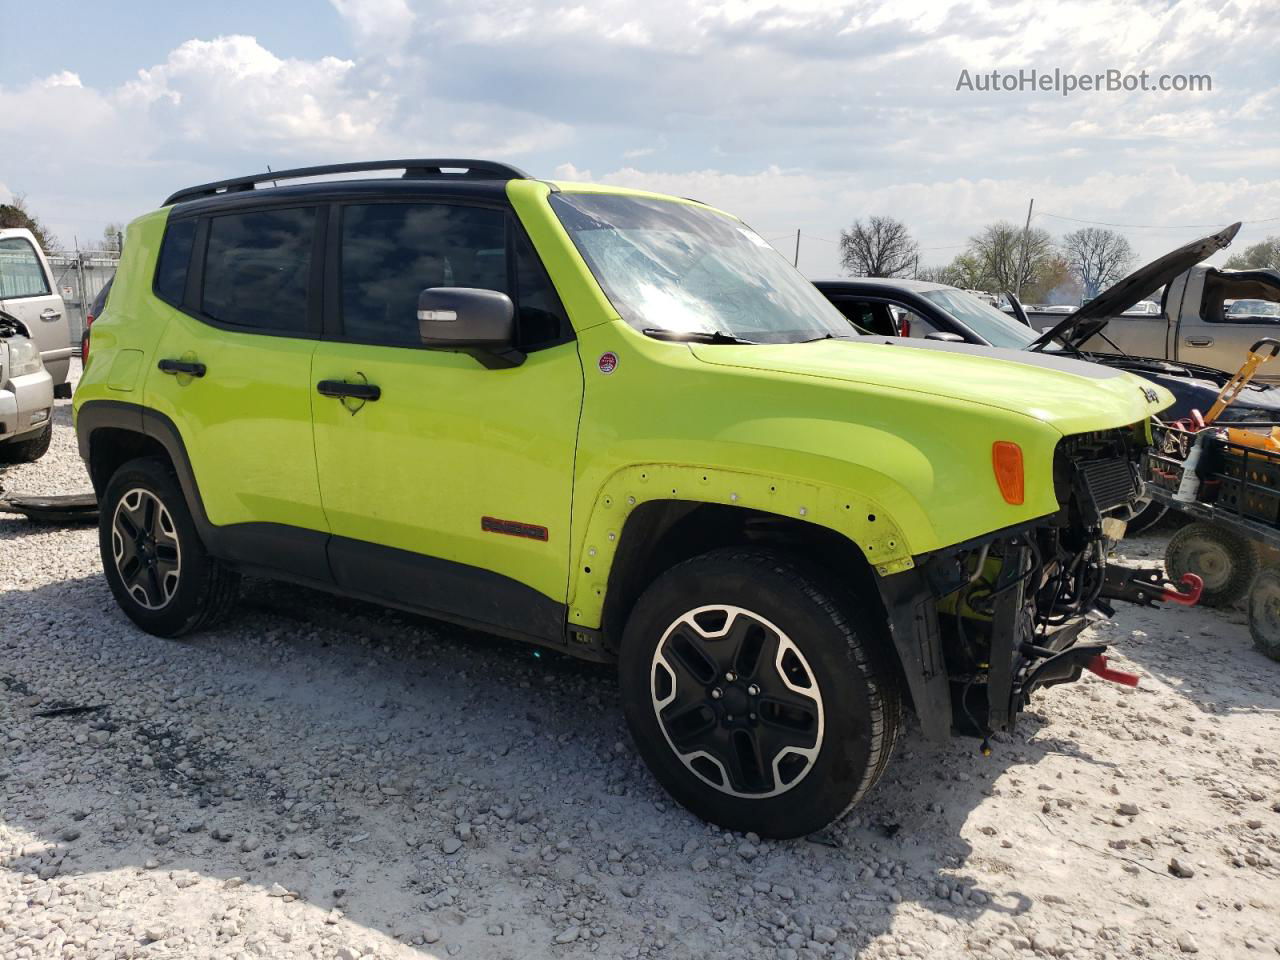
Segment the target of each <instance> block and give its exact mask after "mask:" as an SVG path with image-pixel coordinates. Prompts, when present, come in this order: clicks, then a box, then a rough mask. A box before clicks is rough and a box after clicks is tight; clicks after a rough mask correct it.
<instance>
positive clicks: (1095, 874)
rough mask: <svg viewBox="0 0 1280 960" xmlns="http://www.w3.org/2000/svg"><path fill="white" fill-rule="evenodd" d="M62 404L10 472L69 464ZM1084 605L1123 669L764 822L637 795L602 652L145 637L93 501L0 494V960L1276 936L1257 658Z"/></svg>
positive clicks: (296, 593) (294, 629)
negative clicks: (123, 596)
mask: <svg viewBox="0 0 1280 960" xmlns="http://www.w3.org/2000/svg"><path fill="white" fill-rule="evenodd" d="M69 414H70V410H69V405H68V404H67V403H65V402H60V403H59V405H58V420H57V427H56V430H55V436H54V444H53V449H52V450H51V452H50V453H49V455H48V456H47V457H46V458H45V459H43V460H42V461H40V462H39V463H37V464H34V465H31V466H24V467H21V468H16V469H13V470H10V471H9V472H8V473H6V474H5V475H4V477H3V479H2V482H3V483H4V484H5V485H6V486H7V487H8V488H9V489H11V490H14V491H17V490H22V491H28V492H45V493H57V492H67V493H69V492H75V491H79V490H83V489H85V488H86V487H87V478H86V476H85V474H84V470H83V467H82V466H81V464H80V462H79V459H78V457H77V455H76V451H75V441H74V437H73V435H72V431H71V429H70V417H69ZM1162 544H1163V540H1162V538H1160V537H1153V538H1151V539H1148V540H1139V541H1136V542H1134V543H1132V544H1126V545H1125V546H1126V551H1127V552H1128V553H1130V554H1131V555H1134V556H1135V557H1136V558H1138V559H1146V558H1144V557H1140V556H1139V555H1141V554H1147V555H1149V556H1151V557H1156V558H1158V557H1159V556H1160V555H1161V550H1162ZM1101 632H1102V634H1103V636H1105V637H1106V638H1107V639H1108V640H1111V641H1114V642H1115V644H1116V647H1115V648H1114V652H1115V654H1116V657H1115V660H1116V661H1117V662H1118V664H1119V665H1120V666H1121V667H1122V668H1125V669H1131V670H1134V671H1136V672H1138V673H1140V674H1141V675H1142V683H1141V686H1140V687H1138V688H1137V689H1136V690H1130V689H1126V688H1122V687H1118V686H1114V685H1111V684H1107V683H1104V682H1102V681H1099V680H1097V679H1096V678H1092V677H1088V678H1086V679H1085V680H1083V681H1082V682H1081V683H1079V684H1076V685H1072V686H1065V687H1058V688H1054V689H1053V690H1050V691H1046V692H1044V693H1042V694H1040V695H1038V696H1037V699H1036V702H1035V704H1034V709H1033V710H1032V711H1031V713H1030V714H1028V715H1026V716H1024V718H1023V723H1022V725H1021V727H1020V729H1019V732H1018V735H1017V736H1015V737H1014V738H1013V739H1012V741H1011V742H1002V743H997V744H995V753H994V755H993V756H991V757H990V758H988V759H984V758H982V757H981V756H979V755H978V754H977V752H976V744H974V743H973V742H970V741H956V742H954V743H952V744H950V745H948V746H946V747H942V748H937V747H933V746H931V745H928V744H926V743H925V742H924V741H922V740H921V739H920V738H919V736H918V734H916V733H915V732H914V731H909V732H908V735H907V736H906V737H905V739H904V742H903V743H902V744H901V746H900V749H899V752H898V755H897V757H896V758H895V759H894V761H893V763H892V764H891V766H890V768H889V773H888V774H887V776H886V778H885V779H884V781H882V782H881V784H880V785H879V786H878V787H877V788H876V789H875V790H874V791H873V792H872V794H871V796H870V797H869V798H868V800H867V801H866V802H865V803H864V804H863V805H862V806H861V807H859V808H858V809H857V810H856V811H855V812H854V816H853V817H852V818H851V819H849V820H848V821H846V822H845V823H843V824H841V825H840V826H838V827H837V828H834V829H833V830H831V831H830V832H829V834H828V835H826V836H825V837H823V838H821V839H822V841H823V842H816V839H810V840H807V841H805V840H802V841H794V842H787V843H776V842H770V841H767V840H761V839H760V838H758V837H754V836H750V835H748V836H745V837H743V836H737V835H731V834H725V833H723V832H721V831H718V830H716V829H714V828H712V827H709V826H707V825H706V824H703V823H701V822H700V821H698V820H696V819H694V818H693V817H691V816H690V815H688V814H687V813H685V812H684V811H683V810H681V809H680V808H679V807H676V806H675V805H674V804H673V803H671V802H670V801H669V800H668V799H667V798H666V796H665V795H664V794H663V792H662V791H661V789H660V788H659V787H658V786H657V785H656V784H655V783H654V781H653V780H652V779H651V777H650V776H649V775H648V773H647V772H646V771H645V770H644V768H643V767H642V766H641V764H640V762H639V760H638V758H637V757H636V755H635V752H634V751H633V749H632V747H631V744H630V741H629V739H628V736H627V733H626V731H625V729H624V726H623V721H622V716H621V712H620V710H619V709H618V706H617V690H616V685H615V681H614V679H613V676H612V674H611V672H610V671H608V670H605V669H599V668H594V667H590V666H585V665H581V664H578V663H575V662H573V661H570V660H567V659H564V658H561V657H558V656H555V655H552V654H542V655H541V656H539V655H537V654H536V653H535V652H534V651H533V649H532V648H529V647H525V646H521V645H518V644H514V643H509V642H506V641H502V640H498V639H495V638H491V637H487V636H483V635H480V634H476V633H471V632H468V631H464V630H460V629H456V628H453V627H446V626H441V625H438V624H434V623H432V622H430V621H426V620H420V619H417V618H413V617H409V616H406V615H403V614H398V613H393V612H389V611H383V610H380V609H378V608H375V607H371V606H367V605H364V604H357V603H351V602H347V601H343V600H337V599H333V598H330V597H327V596H325V595H322V594H317V593H314V592H311V591H308V590H305V589H301V588H297V587H291V586H283V585H275V584H269V583H265V582H261V581H251V582H248V583H247V584H246V589H245V591H244V597H243V599H242V602H241V605H240V608H239V613H238V614H237V616H236V617H235V618H234V619H233V620H232V621H231V622H230V623H229V624H228V625H227V626H225V627H224V628H222V629H220V630H217V631H215V632H212V633H209V634H206V635H203V636H200V637H197V638H193V639H191V640H189V641H184V642H171V641H164V640H159V639H156V638H153V637H150V636H147V635H146V634H143V633H141V632H139V631H138V630H137V629H135V628H134V627H133V626H132V625H131V624H130V623H129V622H128V621H127V620H126V619H125V618H124V617H123V616H122V615H121V614H120V613H119V612H118V610H117V609H116V606H115V604H114V602H113V601H112V599H111V597H110V594H109V593H108V591H107V588H106V585H105V584H104V582H103V579H102V576H101V572H100V568H99V561H98V553H97V540H96V531H95V530H94V529H93V528H85V527H81V528H41V527H39V526H36V525H33V524H30V523H28V522H27V521H25V520H21V519H14V518H0V864H3V867H4V869H2V870H0V957H3V958H15V957H37V956H38V957H135V956H136V957H183V958H189V957H196V958H204V957H208V958H214V957H217V958H222V957H272V958H276V957H280V958H289V957H317V958H335V957H337V958H346V960H354V958H357V957H411V956H412V957H452V956H461V957H482V958H495V960H501V958H533V957H572V956H585V955H587V954H590V953H595V954H598V955H600V956H607V957H637V956H644V957H664V958H665V957H671V958H701V957H726V958H733V957H742V958H748V957H751V958H756V957H761V958H763V957H778V958H792V957H844V958H848V957H852V956H857V957H869V958H875V957H904V956H905V957H911V956H918V957H931V958H951V957H957V958H958V957H974V956H980V957H1004V956H1028V957H1030V956H1033V955H1040V956H1055V957H1073V958H1109V957H1144V958H1165V957H1180V956H1183V955H1184V954H1188V953H1196V952H1198V953H1200V954H1201V955H1202V956H1205V957H1210V958H1219V957H1251V958H1252V957H1260V956H1274V955H1275V954H1276V953H1277V952H1280V948H1278V947H1277V945H1278V944H1280V789H1278V788H1280V769H1278V767H1277V762H1278V761H1277V747H1276V745H1277V744H1278V743H1280V664H1275V663H1272V662H1270V661H1268V660H1266V659H1264V658H1263V657H1262V656H1260V655H1259V654H1257V653H1255V652H1254V651H1253V650H1252V648H1251V646H1250V643H1249V639H1248V635H1247V631H1246V629H1245V627H1244V625H1243V617H1242V616H1241V615H1240V614H1238V613H1235V612H1233V613H1229V614H1227V615H1225V616H1224V615H1222V614H1218V613H1214V612H1212V611H1208V610H1184V609H1181V608H1173V609H1169V610H1162V611H1156V612H1151V611H1136V610H1134V609H1133V608H1126V609H1124V610H1123V611H1122V612H1121V614H1120V616H1119V617H1118V619H1117V620H1116V621H1115V622H1114V623H1113V624H1109V625H1107V626H1105V627H1103V628H1101ZM72 705H75V706H92V707H97V708H98V709H96V710H95V711H93V712H90V713H84V714H78V715H71V716H63V717H56V718H39V717H36V716H35V714H36V713H37V712H39V711H41V710H46V709H50V708H54V707H60V706H72Z"/></svg>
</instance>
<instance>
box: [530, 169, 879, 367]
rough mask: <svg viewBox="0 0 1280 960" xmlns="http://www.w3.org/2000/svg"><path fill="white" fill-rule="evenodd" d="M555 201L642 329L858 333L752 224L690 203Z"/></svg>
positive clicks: (780, 339) (787, 336)
mask: <svg viewBox="0 0 1280 960" xmlns="http://www.w3.org/2000/svg"><path fill="white" fill-rule="evenodd" d="M550 203H551V207H552V209H553V210H554V211H555V213H556V216H558V217H559V218H560V222H561V223H562V224H563V225H564V228H565V230H567V231H568V233H569V236H570V237H571V238H572V239H573V242H574V245H575V246H576V247H577V248H578V252H579V253H580V254H582V259H583V260H585V261H586V263H587V266H588V268H590V270H591V272H592V274H593V275H594V276H595V278H596V281H597V282H598V283H599V284H600V286H601V288H602V289H603V290H604V293H605V295H606V296H607V297H608V298H609V301H610V302H611V303H612V304H613V307H614V309H615V310H617V311H618V314H619V315H620V316H621V317H622V318H623V319H624V320H625V321H626V322H627V323H629V324H631V325H632V326H633V327H636V328H637V329H639V330H645V329H651V328H652V329H655V330H662V331H670V332H673V333H703V334H715V333H721V334H727V335H728V336H731V337H736V338H738V339H741V340H749V341H754V342H758V343H797V342H801V341H805V340H817V339H822V338H825V337H829V336H830V337H849V336H853V335H856V332H855V331H854V329H853V328H852V327H851V326H850V324H849V322H848V321H847V320H846V319H845V318H844V317H843V316H842V315H841V314H840V311H838V310H837V309H836V308H835V307H833V306H832V305H831V303H830V302H829V301H828V300H827V298H826V297H824V296H823V295H822V294H821V293H820V292H819V291H818V289H817V288H816V287H815V286H814V285H813V284H811V283H810V282H809V281H808V280H806V279H805V278H804V276H803V275H802V274H801V273H800V272H799V271H798V270H796V269H795V268H794V267H792V266H791V264H790V263H789V262H787V260H786V259H784V258H783V257H782V255H781V254H779V253H778V251H776V250H774V249H773V247H771V246H769V244H768V243H766V242H765V241H764V240H762V239H761V238H760V237H759V235H757V234H756V233H755V232H754V231H753V230H751V229H750V228H749V227H747V226H745V225H744V224H742V223H740V222H739V221H737V220H734V219H733V218H732V217H729V216H726V215H725V214H722V213H717V212H716V211H714V210H712V209H710V208H708V207H703V206H700V205H695V204H688V203H680V202H677V201H675V200H664V199H660V198H653V197H633V196H619V195H617V194H589V193H555V194H552V195H551V197H550Z"/></svg>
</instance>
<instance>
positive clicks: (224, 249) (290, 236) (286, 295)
mask: <svg viewBox="0 0 1280 960" xmlns="http://www.w3.org/2000/svg"><path fill="white" fill-rule="evenodd" d="M315 222H316V211H315V208H314V207H307V208H301V209H292V210H254V211H251V212H248V213H233V214H226V215H223V216H220V217H212V218H211V219H210V221H209V240H208V246H207V249H206V252H205V259H204V290H203V291H202V294H201V298H200V310H201V312H202V313H204V314H205V315H206V316H208V317H210V318H211V319H213V320H215V321H217V322H219V323H224V324H227V325H229V326H236V327H246V328H250V329H254V330H269V331H273V332H277V333H286V334H287V333H303V332H305V331H306V330H307V328H308V323H307V290H308V287H309V285H310V279H311V248H312V242H313V239H314V236H315Z"/></svg>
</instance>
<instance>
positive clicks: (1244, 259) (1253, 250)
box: [1223, 237, 1280, 270]
mask: <svg viewBox="0 0 1280 960" xmlns="http://www.w3.org/2000/svg"><path fill="white" fill-rule="evenodd" d="M1223 266H1224V267H1226V268H1227V269H1228V270H1265V269H1267V268H1271V269H1273V270H1274V269H1280V237H1267V239H1265V240H1263V241H1262V242H1261V243H1255V244H1254V245H1253V246H1251V247H1245V248H1244V249H1243V250H1241V251H1240V252H1239V253H1237V254H1233V255H1232V256H1230V257H1228V258H1227V262H1226V263H1224V264H1223Z"/></svg>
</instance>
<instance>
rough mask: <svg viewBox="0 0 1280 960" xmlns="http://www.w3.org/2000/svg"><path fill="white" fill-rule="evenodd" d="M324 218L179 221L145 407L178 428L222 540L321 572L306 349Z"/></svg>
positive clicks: (290, 211)
mask: <svg viewBox="0 0 1280 960" xmlns="http://www.w3.org/2000/svg"><path fill="white" fill-rule="evenodd" d="M325 215H326V211H325V208H324V207H321V206H316V205H280V204H276V205H272V206H264V207H256V208H249V209H240V210H236V211H235V212H226V213H218V214H215V215H209V216H205V217H202V218H199V219H179V220H177V221H173V222H171V223H170V224H169V226H168V229H167V231H166V236H165V241H164V245H163V248H162V251H161V254H160V258H159V265H158V267H157V275H156V283H155V292H156V294H157V297H158V298H159V301H161V302H163V301H165V300H166V299H167V300H168V304H167V305H166V306H165V307H164V309H166V311H167V312H168V314H169V319H168V322H167V323H166V325H165V329H164V333H163V335H162V337H161V341H160V345H159V347H158V348H157V350H156V353H155V359H154V361H153V363H154V364H155V366H153V367H152V368H151V370H150V371H149V372H148V375H147V380H146V404H147V406H148V407H150V408H151V409H153V410H156V411H158V412H160V413H162V414H164V415H165V416H167V417H168V418H169V419H170V420H172V421H173V423H174V424H175V425H176V426H177V428H178V431H179V433H180V434H181V436H182V440H183V443H184V445H185V447H186V451H187V455H188V457H189V459H190V461H191V466H192V470H193V472H194V475H195V479H196V484H197V486H198V488H199V492H200V496H201V499H202V501H203V504H204V509H205V512H206V513H207V515H208V518H209V521H210V523H212V524H213V525H214V526H215V527H216V528H218V529H217V530H216V531H215V533H216V536H217V541H218V542H217V543H216V544H213V545H212V546H214V548H215V551H216V552H218V553H220V554H221V555H223V556H228V557H229V558H231V559H234V560H238V561H241V562H243V563H246V564H256V565H262V566H266V567H270V568H273V569H279V570H285V571H287V572H290V573H292V574H294V575H297V576H302V577H305V578H307V579H311V580H321V581H324V580H327V579H328V566H327V562H326V560H325V554H324V546H325V540H326V539H327V526H326V524H325V518H324V512H323V510H322V509H321V505H320V488H319V484H318V482H317V479H316V465H315V452H314V450H313V448H312V439H311V356H312V353H314V351H315V347H316V342H317V338H318V336H319V330H320V306H319V279H320V269H321V264H320V257H319V254H318V251H319V247H320V245H321V243H322V238H323V223H324V217H325ZM188 265H189V269H188Z"/></svg>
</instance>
